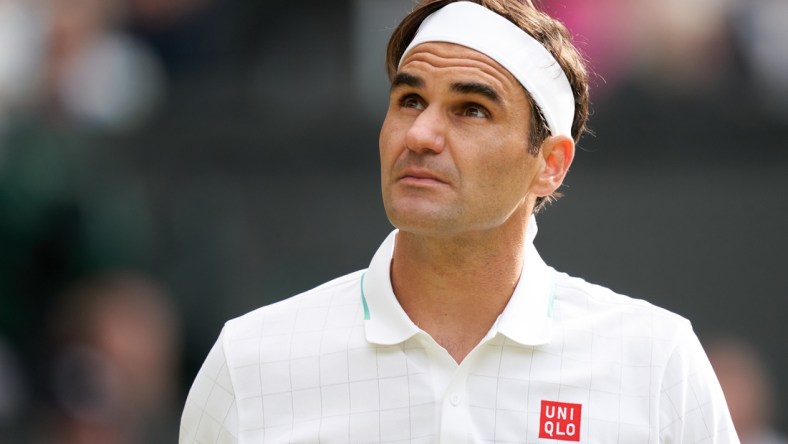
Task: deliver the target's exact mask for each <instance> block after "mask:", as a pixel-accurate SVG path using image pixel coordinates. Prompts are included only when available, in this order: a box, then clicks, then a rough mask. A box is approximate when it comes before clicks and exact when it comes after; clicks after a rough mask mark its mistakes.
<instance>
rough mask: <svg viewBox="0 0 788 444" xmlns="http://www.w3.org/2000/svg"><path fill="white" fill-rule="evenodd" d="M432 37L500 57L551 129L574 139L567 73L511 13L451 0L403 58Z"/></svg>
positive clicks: (428, 22) (572, 101)
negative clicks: (502, 12)
mask: <svg viewBox="0 0 788 444" xmlns="http://www.w3.org/2000/svg"><path fill="white" fill-rule="evenodd" d="M426 42H447V43H456V44H458V45H462V46H466V47H468V48H471V49H474V50H476V51H479V52H481V53H482V54H485V55H487V56H488V57H490V58H491V59H493V60H495V61H496V62H498V63H499V64H501V66H503V67H504V68H506V69H507V70H508V71H509V72H510V73H511V74H512V75H513V76H514V77H515V78H516V79H517V80H518V81H519V82H520V83H521V84H522V85H523V86H524V87H525V89H526V90H527V91H528V92H529V93H530V94H531V97H532V98H533V99H534V101H535V102H536V104H537V105H539V108H540V109H541V110H542V114H544V117H545V120H546V121H547V125H548V126H549V127H550V131H551V133H552V134H553V135H565V136H567V137H569V138H572V122H573V120H574V117H575V99H574V95H573V94H572V87H571V86H570V84H569V80H568V79H567V77H566V74H565V73H564V71H563V69H561V65H559V64H558V62H557V61H556V60H555V58H553V56H552V54H550V51H548V50H547V49H546V48H545V47H544V46H542V44H541V43H539V42H538V41H537V40H536V39H534V38H533V37H531V36H530V35H529V34H528V33H526V32H525V31H523V30H522V29H520V28H518V27H517V26H516V25H515V24H513V23H512V22H510V21H509V20H507V19H506V18H504V17H502V16H500V15H498V14H496V13H495V12H493V11H491V10H489V9H487V8H485V7H484V6H481V5H478V4H476V3H471V2H467V1H460V2H454V3H450V4H448V5H446V6H444V7H443V8H441V9H439V10H437V11H435V12H433V13H432V14H431V15H430V16H429V17H427V18H426V19H424V21H423V22H422V23H421V26H420V27H419V29H418V31H417V32H416V35H415V37H414V38H413V40H412V41H411V42H410V44H409V45H408V47H407V48H406V49H405V52H404V53H403V56H402V59H404V58H405V56H406V55H407V54H408V53H409V52H410V51H411V49H413V48H415V47H416V46H418V45H420V44H422V43H426ZM402 59H400V64H401V63H402Z"/></svg>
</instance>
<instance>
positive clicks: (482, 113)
mask: <svg viewBox="0 0 788 444" xmlns="http://www.w3.org/2000/svg"><path fill="white" fill-rule="evenodd" d="M461 114H462V116H463V117H474V118H478V119H486V118H489V117H490V112H489V111H487V108H485V107H483V106H481V105H479V104H477V103H467V104H465V105H464V106H463V107H462V112H461Z"/></svg>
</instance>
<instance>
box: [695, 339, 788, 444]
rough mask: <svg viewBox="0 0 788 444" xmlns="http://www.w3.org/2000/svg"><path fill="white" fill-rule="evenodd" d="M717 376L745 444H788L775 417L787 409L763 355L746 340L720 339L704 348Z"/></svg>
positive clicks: (711, 341)
mask: <svg viewBox="0 0 788 444" xmlns="http://www.w3.org/2000/svg"><path fill="white" fill-rule="evenodd" d="M704 348H705V349H706V353H707V354H708V356H709V360H710V361H711V364H712V366H713V367H714V371H715V372H716V373H717V378H719V381H720V384H721V385H722V390H723V392H725V399H726V400H727V401H728V407H729V408H730V412H731V417H732V418H733V424H734V425H735V426H736V432H737V433H738V434H739V439H741V442H742V444H786V443H788V438H786V437H785V436H782V435H780V434H779V433H778V432H777V431H776V430H775V429H774V428H773V421H774V417H775V413H776V412H779V409H781V408H784V406H783V404H782V402H780V400H779V399H777V397H776V396H775V394H776V393H777V392H776V387H775V386H774V380H773V379H772V376H771V372H770V370H769V368H768V366H767V363H766V361H765V360H764V358H763V356H761V354H760V352H759V351H758V350H757V349H756V348H755V347H754V345H752V344H750V343H749V342H748V341H746V340H745V339H743V338H738V337H725V336H719V337H715V338H714V339H711V340H709V341H707V342H705V344H704Z"/></svg>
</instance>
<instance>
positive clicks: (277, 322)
mask: <svg viewBox="0 0 788 444" xmlns="http://www.w3.org/2000/svg"><path fill="white" fill-rule="evenodd" d="M364 272H365V270H359V271H356V272H353V273H350V274H347V275H344V276H341V277H338V278H336V279H333V280H331V281H328V282H326V283H324V284H321V285H319V286H317V287H314V288H312V289H310V290H307V291H305V292H303V293H299V294H297V295H295V296H291V297H289V298H287V299H283V300H281V301H279V302H276V303H273V304H270V305H266V306H263V307H260V308H258V309H256V310H253V311H250V312H248V313H246V314H244V315H242V316H239V317H237V318H234V319H231V320H230V321H228V322H227V323H226V324H225V328H224V330H225V336H226V340H228V341H232V340H236V339H238V338H243V337H248V336H250V335H251V336H267V335H277V334H284V333H288V332H292V331H294V330H299V329H302V328H316V327H319V326H321V325H323V324H325V322H326V321H327V318H328V316H329V315H332V316H334V317H336V316H339V315H341V314H342V313H343V312H344V314H347V311H351V312H352V311H354V310H356V308H357V307H360V306H361V289H360V281H361V277H362V275H363V274H364Z"/></svg>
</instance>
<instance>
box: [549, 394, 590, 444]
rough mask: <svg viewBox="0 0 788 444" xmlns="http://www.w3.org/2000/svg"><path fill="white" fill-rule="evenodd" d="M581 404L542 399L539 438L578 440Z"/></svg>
mask: <svg viewBox="0 0 788 444" xmlns="http://www.w3.org/2000/svg"><path fill="white" fill-rule="evenodd" d="M582 408H583V405H582V404H571V403H568V402H556V401H544V400H543V401H542V406H541V408H540V412H539V438H544V439H554V440H558V441H578V442H579V441H580V412H581V410H582Z"/></svg>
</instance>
